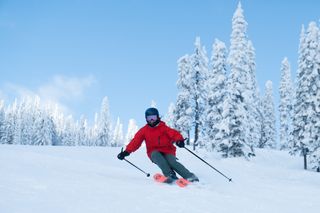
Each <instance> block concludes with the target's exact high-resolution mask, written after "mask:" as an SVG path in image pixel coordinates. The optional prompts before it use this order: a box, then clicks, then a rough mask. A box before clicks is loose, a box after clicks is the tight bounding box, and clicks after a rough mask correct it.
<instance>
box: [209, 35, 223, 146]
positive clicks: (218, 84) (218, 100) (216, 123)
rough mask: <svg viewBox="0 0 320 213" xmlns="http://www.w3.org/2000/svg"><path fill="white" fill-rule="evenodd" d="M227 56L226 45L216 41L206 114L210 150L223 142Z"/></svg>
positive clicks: (211, 62) (213, 50)
mask: <svg viewBox="0 0 320 213" xmlns="http://www.w3.org/2000/svg"><path fill="white" fill-rule="evenodd" d="M226 54H227V49H226V46H225V44H224V43H223V42H221V41H219V40H218V39H216V40H215V42H214V44H213V47H212V56H211V59H210V65H211V66H210V72H209V73H208V79H207V87H208V99H207V100H208V105H207V108H206V112H205V114H206V119H205V121H206V122H205V125H206V128H205V129H206V132H205V133H206V137H207V138H208V143H207V144H206V145H207V148H208V149H209V150H212V149H214V147H215V145H216V143H218V142H219V141H220V140H221V136H220V134H219V132H220V131H222V129H221V128H220V127H222V125H221V123H222V119H223V115H222V114H223V110H224V108H223V105H224V102H225V99H226V96H227V88H226V87H227V77H226V75H227V73H226V72H227V71H226V70H227V68H226ZM217 135H219V136H218V137H217Z"/></svg>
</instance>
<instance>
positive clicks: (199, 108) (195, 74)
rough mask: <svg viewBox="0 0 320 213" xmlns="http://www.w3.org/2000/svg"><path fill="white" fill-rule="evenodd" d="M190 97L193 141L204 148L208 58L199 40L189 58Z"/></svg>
mask: <svg viewBox="0 0 320 213" xmlns="http://www.w3.org/2000/svg"><path fill="white" fill-rule="evenodd" d="M190 62H191V85H192V88H191V97H192V100H193V103H192V106H193V112H194V141H193V149H195V147H196V146H198V145H200V146H204V141H203V134H204V131H205V126H204V120H205V114H204V111H205V108H206V104H207V91H208V89H207V84H206V79H207V78H208V58H207V53H206V50H205V48H204V47H202V46H201V42H200V38H199V37H197V38H196V41H195V50H194V54H193V55H192V56H191V61H190Z"/></svg>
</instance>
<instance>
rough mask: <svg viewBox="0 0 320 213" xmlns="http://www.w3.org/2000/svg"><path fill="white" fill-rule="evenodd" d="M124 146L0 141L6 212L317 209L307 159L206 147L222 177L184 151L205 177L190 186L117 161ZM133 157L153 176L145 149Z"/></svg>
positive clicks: (318, 184)
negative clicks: (233, 155)
mask: <svg viewBox="0 0 320 213" xmlns="http://www.w3.org/2000/svg"><path fill="white" fill-rule="evenodd" d="M119 150H120V149H119V148H102V147H53V146H8V145H1V146H0V168H1V175H0V212H1V213H29V212H30V213H31V212H32V213H43V212H46V213H49V212H52V213H53V212H54V213H57V212H59V213H64V212H74V213H82V212H83V213H95V212H96V213H102V212H104V213H108V212H117V213H125V212H130V213H143V212H150V213H151V212H152V213H172V212H174V213H179V212H181V213H182V212H183V213H197V212H199V213H200V212H201V213H212V212H217V213H220V212H232V213H234V212H237V213H238V212H243V213H248V212H249V213H250V212H254V213H258V212H259V213H260V212H266V213H270V212H273V213H275V212H290V213H293V212H297V213H298V212H318V211H319V209H320V203H319V197H320V174H318V173H315V172H310V171H304V170H303V169H302V166H303V165H302V163H303V162H302V158H300V157H291V156H289V155H288V154H287V153H285V152H280V151H270V150H257V157H256V158H254V159H253V160H251V161H246V160H244V159H239V158H237V159H219V158H217V157H215V156H212V154H211V153H205V152H201V153H199V155H200V156H202V157H204V159H205V160H207V161H208V162H209V163H211V164H212V165H213V166H215V167H216V168H217V169H219V170H221V171H222V172H223V173H225V174H226V175H227V176H230V177H232V179H233V182H232V183H229V182H228V180H227V179H225V178H224V177H222V176H221V175H219V174H218V173H217V172H215V171H214V170H212V169H211V168H210V167H208V166H207V165H205V164H204V163H202V162H201V161H200V160H198V159H197V158H195V157H194V156H192V155H191V154H190V153H188V152H187V151H186V150H184V149H178V158H179V159H180V161H181V162H182V163H183V164H184V165H185V166H186V167H187V168H189V169H190V170H191V171H193V172H194V173H196V174H197V175H198V176H199V178H200V181H201V182H200V183H197V184H193V185H190V186H188V187H187V188H179V187H178V186H176V185H164V184H159V183H156V182H154V181H153V180H152V178H151V177H149V178H148V177H146V176H145V175H144V174H143V173H141V172H140V171H138V170H136V169H135V168H133V167H132V166H131V165H129V164H128V163H126V162H124V161H119V160H118V159H117V158H116V155H117V153H118V152H119ZM128 160H130V161H132V162H133V163H135V164H137V165H138V166H139V167H141V168H142V169H144V170H145V171H147V172H150V173H151V174H153V173H155V172H158V171H159V170H158V169H157V167H156V165H154V164H152V163H151V162H150V161H149V160H148V159H147V157H146V154H145V150H144V149H143V148H142V149H140V150H139V151H137V152H136V153H134V154H133V155H131V156H129V158H128Z"/></svg>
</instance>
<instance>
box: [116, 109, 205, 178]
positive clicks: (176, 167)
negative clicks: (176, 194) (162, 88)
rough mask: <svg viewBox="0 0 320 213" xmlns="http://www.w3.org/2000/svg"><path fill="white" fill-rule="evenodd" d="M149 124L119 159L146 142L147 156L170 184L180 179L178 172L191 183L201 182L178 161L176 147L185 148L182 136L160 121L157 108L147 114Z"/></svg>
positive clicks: (138, 133) (120, 154) (135, 137)
mask: <svg viewBox="0 0 320 213" xmlns="http://www.w3.org/2000/svg"><path fill="white" fill-rule="evenodd" d="M145 118H146V121H147V124H146V125H145V126H144V127H142V128H141V129H140V130H139V131H138V132H137V133H136V134H135V136H134V138H133V139H132V140H131V141H130V143H129V144H128V145H127V147H126V149H125V151H121V152H120V153H119V154H118V159H119V160H123V159H124V158H125V157H126V156H129V155H130V153H132V152H134V151H136V150H137V149H139V147H140V146H141V144H142V142H143V141H145V143H146V148H147V155H148V157H149V158H150V159H151V161H152V162H153V163H155V164H156V165H157V166H158V167H159V168H160V169H161V171H162V173H163V175H164V176H166V177H167V178H168V179H167V180H168V182H173V181H174V180H176V179H178V177H177V175H176V172H177V173H178V174H179V175H180V176H182V177H183V178H185V179H187V180H188V181H190V182H194V181H199V179H198V177H197V176H195V175H194V174H193V173H191V172H190V171H189V170H188V169H186V168H185V167H184V166H183V165H182V164H181V163H179V162H178V161H177V159H176V147H175V146H174V145H173V143H175V144H176V145H177V146H178V147H180V148H183V147H184V145H185V144H184V139H183V137H182V135H181V134H180V133H179V132H178V131H177V130H175V129H172V128H170V127H168V126H167V125H166V124H165V122H163V121H161V120H160V117H159V112H158V110H157V109H156V108H149V109H147V110H146V112H145Z"/></svg>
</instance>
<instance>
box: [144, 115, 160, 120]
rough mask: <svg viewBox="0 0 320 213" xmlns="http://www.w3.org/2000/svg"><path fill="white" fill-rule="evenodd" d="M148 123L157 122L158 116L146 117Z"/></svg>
mask: <svg viewBox="0 0 320 213" xmlns="http://www.w3.org/2000/svg"><path fill="white" fill-rule="evenodd" d="M146 119H147V121H152V120H153V121H156V120H157V119H158V116H157V115H148V116H147V117H146Z"/></svg>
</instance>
